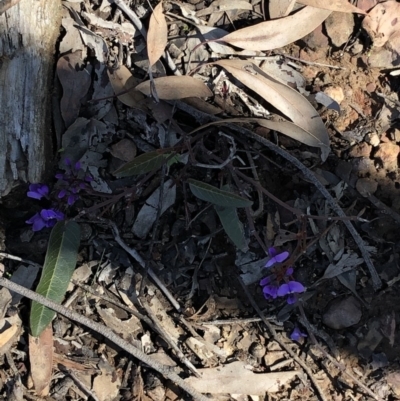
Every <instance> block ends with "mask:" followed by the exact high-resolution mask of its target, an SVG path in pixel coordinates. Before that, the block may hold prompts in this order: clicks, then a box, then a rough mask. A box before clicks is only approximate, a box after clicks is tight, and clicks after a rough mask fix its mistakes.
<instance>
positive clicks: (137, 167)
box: [113, 150, 171, 178]
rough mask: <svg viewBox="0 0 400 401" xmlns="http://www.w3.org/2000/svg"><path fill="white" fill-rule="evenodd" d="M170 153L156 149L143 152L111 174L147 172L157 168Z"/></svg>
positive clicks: (123, 174)
mask: <svg viewBox="0 0 400 401" xmlns="http://www.w3.org/2000/svg"><path fill="white" fill-rule="evenodd" d="M170 155H171V153H160V152H159V151H158V150H156V151H154V152H148V153H144V154H143V155H140V156H138V157H135V158H134V159H133V160H132V161H130V162H128V163H126V164H124V165H123V166H122V167H120V168H119V169H118V170H116V171H114V173H113V174H114V175H115V176H117V177H118V178H121V177H130V176H131V175H138V174H145V173H149V172H150V171H153V170H157V169H159V168H160V167H161V166H162V165H163V164H164V162H165V161H166V160H167V159H168V158H169V156H170Z"/></svg>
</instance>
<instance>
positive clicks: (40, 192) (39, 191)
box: [27, 184, 49, 199]
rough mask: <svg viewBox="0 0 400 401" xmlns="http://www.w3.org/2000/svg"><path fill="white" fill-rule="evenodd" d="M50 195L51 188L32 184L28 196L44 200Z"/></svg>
mask: <svg viewBox="0 0 400 401" xmlns="http://www.w3.org/2000/svg"><path fill="white" fill-rule="evenodd" d="M48 194H49V187H48V186H47V185H46V184H31V185H29V192H28V193H27V195H28V196H29V197H30V198H33V199H42V198H43V197H44V196H45V197H46V196H47V195H48Z"/></svg>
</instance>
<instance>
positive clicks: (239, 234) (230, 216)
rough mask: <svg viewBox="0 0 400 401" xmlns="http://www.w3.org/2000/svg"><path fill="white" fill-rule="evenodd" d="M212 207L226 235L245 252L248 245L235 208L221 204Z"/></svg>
mask: <svg viewBox="0 0 400 401" xmlns="http://www.w3.org/2000/svg"><path fill="white" fill-rule="evenodd" d="M214 208H215V210H216V212H217V214H218V216H219V219H220V220H221V223H222V226H223V227H224V230H225V232H226V234H227V235H228V237H229V238H230V239H231V241H232V242H233V243H234V244H235V246H236V247H237V248H238V249H240V250H241V251H243V252H246V251H247V250H248V249H249V247H248V246H247V241H246V238H245V236H244V229H243V224H242V222H241V221H240V220H239V216H238V214H237V209H236V208H235V207H222V206H214Z"/></svg>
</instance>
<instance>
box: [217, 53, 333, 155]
mask: <svg viewBox="0 0 400 401" xmlns="http://www.w3.org/2000/svg"><path fill="white" fill-rule="evenodd" d="M215 64H217V65H220V66H221V67H223V68H225V69H226V70H227V71H228V72H230V73H231V74H232V75H233V76H234V77H235V78H236V79H238V80H240V81H241V82H242V83H243V84H244V85H246V86H247V87H248V88H250V89H251V90H253V91H254V92H256V93H258V94H259V95H260V96H261V97H263V98H264V99H265V100H266V101H267V102H268V103H270V104H271V105H273V106H274V107H276V108H277V109H278V110H280V111H281V112H282V113H283V114H285V115H286V116H287V117H289V118H290V119H291V120H292V121H293V123H294V124H295V125H297V126H298V127H299V128H300V129H294V130H293V133H288V130H287V128H288V127H287V122H286V123H285V122H276V123H275V124H278V125H280V126H282V127H284V128H283V130H284V132H283V133H285V134H286V135H289V136H291V137H293V138H294V139H297V140H299V141H300V142H303V143H305V144H307V145H309V146H316V147H319V148H321V151H322V154H321V158H322V160H323V161H325V160H326V158H327V157H328V155H329V152H330V147H329V134H328V131H327V129H326V128H325V125H324V123H323V121H322V119H321V117H320V116H319V114H318V112H317V111H316V110H315V109H314V107H313V106H312V105H311V104H310V103H309V102H308V100H307V99H306V98H305V97H303V96H302V95H301V94H300V93H298V92H297V91H295V90H294V89H292V88H290V87H289V86H287V85H284V84H282V83H280V82H278V81H277V80H275V79H274V78H273V77H271V76H270V75H268V74H267V73H265V72H264V71H263V70H261V69H260V68H259V67H257V66H256V65H255V64H253V63H248V62H246V61H241V60H220V61H217V62H216V63H215ZM261 121H264V120H261ZM268 123H272V121H271V122H270V121H268ZM268 128H270V127H268ZM272 129H276V130H278V131H280V132H282V128H281V129H278V128H272Z"/></svg>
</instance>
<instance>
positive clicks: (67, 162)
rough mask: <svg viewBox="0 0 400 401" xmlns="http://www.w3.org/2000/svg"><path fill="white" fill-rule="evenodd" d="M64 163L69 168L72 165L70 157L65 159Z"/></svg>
mask: <svg viewBox="0 0 400 401" xmlns="http://www.w3.org/2000/svg"><path fill="white" fill-rule="evenodd" d="M64 163H65V164H66V165H67V166H71V165H72V163H71V159H70V158H69V157H66V158H65V160H64Z"/></svg>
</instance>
